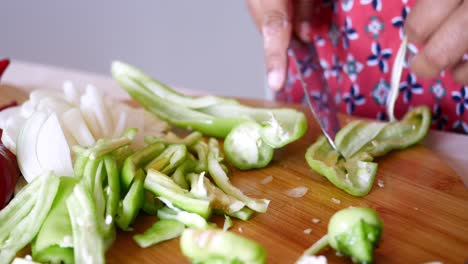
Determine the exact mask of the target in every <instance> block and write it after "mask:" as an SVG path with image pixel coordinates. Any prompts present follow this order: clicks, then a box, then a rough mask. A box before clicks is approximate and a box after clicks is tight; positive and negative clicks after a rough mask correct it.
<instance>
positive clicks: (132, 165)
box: [0, 63, 306, 263]
mask: <svg viewBox="0 0 468 264" xmlns="http://www.w3.org/2000/svg"><path fill="white" fill-rule="evenodd" d="M112 70H113V74H114V77H115V78H116V79H117V81H118V82H119V83H120V84H121V85H122V86H123V87H124V88H125V89H126V90H127V91H129V94H130V95H132V96H133V97H134V99H136V100H137V101H138V102H139V103H141V104H142V105H143V106H144V107H146V108H147V109H148V110H149V111H145V110H144V109H134V108H131V107H129V106H127V105H125V104H123V103H120V102H118V101H115V100H112V99H111V98H110V97H108V96H105V95H104V94H102V93H101V92H100V91H99V90H98V89H97V88H95V87H93V86H88V87H86V89H85V91H84V92H81V91H79V90H78V89H76V88H75V87H74V86H73V85H72V84H71V83H70V82H66V83H65V84H64V87H63V91H62V92H56V91H50V90H36V91H33V92H32V93H31V94H30V97H29V100H27V101H26V102H24V103H23V104H21V105H19V106H15V107H11V108H9V109H6V110H4V111H1V112H0V128H1V129H3V130H4V134H3V136H2V139H3V141H4V142H5V146H6V147H7V148H8V149H9V150H11V152H12V155H13V154H16V156H17V159H18V164H19V168H20V170H21V174H22V176H23V177H24V179H26V181H27V182H28V183H27V184H26V186H25V187H24V188H22V189H21V190H20V191H19V192H18V193H17V195H16V196H15V197H14V199H13V200H12V201H11V202H10V203H9V204H8V205H7V207H6V208H5V209H3V210H2V211H0V223H1V228H2V230H3V231H2V232H0V233H1V235H0V263H9V262H10V261H12V260H13V258H14V257H15V255H16V253H17V252H18V251H19V250H21V249H22V248H24V247H25V246H26V245H28V244H31V253H32V258H33V260H34V261H39V262H52V263H58V262H62V263H104V262H105V253H106V250H107V249H108V248H109V247H110V246H111V245H112V243H113V242H114V240H115V237H116V234H117V232H116V231H117V229H120V230H123V231H131V230H132V226H133V223H134V221H135V219H136V218H137V217H138V215H139V214H140V213H142V212H145V213H146V214H151V215H154V216H157V219H158V220H157V221H156V222H155V223H154V224H153V226H152V227H151V228H149V229H148V230H147V231H145V232H144V233H142V234H135V235H134V240H135V242H136V243H137V244H138V245H140V246H141V247H149V246H152V245H155V244H157V243H160V242H163V241H166V240H170V239H174V238H177V237H179V236H182V239H181V249H182V251H183V253H184V254H185V255H186V256H187V257H188V258H189V259H190V260H191V261H193V262H200V261H202V262H205V261H219V262H221V263H232V262H235V263H264V262H265V259H266V252H265V250H264V249H263V247H262V246H260V245H259V244H257V243H256V242H254V241H250V240H248V239H246V238H242V237H240V236H238V235H236V234H234V233H230V232H229V231H227V230H228V229H229V227H230V226H232V220H231V217H232V218H237V219H240V220H243V221H247V220H249V219H250V218H252V217H253V216H254V213H255V212H259V213H264V212H266V211H267V209H268V205H269V200H267V199H259V198H253V197H250V196H247V195H246V194H244V193H243V192H242V191H241V190H240V189H239V188H237V187H235V186H234V185H232V184H231V182H230V179H229V169H228V168H229V164H227V163H225V162H224V153H225V152H226V153H227V154H229V157H230V158H229V160H230V161H231V164H232V165H234V166H236V167H238V168H239V169H244V170H246V169H253V168H261V167H265V166H267V165H268V164H269V162H270V161H271V159H272V156H273V154H274V153H273V152H274V149H276V148H280V147H283V146H285V145H286V144H288V143H290V142H292V141H294V140H296V139H298V138H300V137H301V136H302V135H303V134H304V133H305V129H306V120H305V116H304V115H303V114H302V113H301V112H299V111H296V110H293V109H286V108H283V109H266V108H253V107H247V106H244V105H241V104H240V103H238V102H237V101H234V100H229V99H224V98H220V97H213V96H209V97H198V98H193V97H186V96H183V95H180V94H177V93H176V92H175V91H173V90H171V89H169V88H168V87H166V86H164V85H162V84H160V83H159V82H157V81H155V80H152V79H151V78H149V77H148V76H146V75H145V74H143V73H142V72H140V71H138V70H137V69H135V68H133V67H131V66H129V65H126V64H123V63H114V64H113V67H112ZM150 112H151V113H152V114H151V113H150ZM159 118H161V119H162V120H164V121H161V119H159ZM168 123H170V124H171V125H175V126H179V127H182V128H187V129H189V130H192V129H193V130H196V131H194V132H192V133H187V134H186V135H185V137H180V136H178V135H176V134H174V133H173V132H170V131H169V129H170V127H169V124H168ZM214 137H217V138H222V139H224V138H226V137H227V138H226V142H227V143H225V145H224V149H225V151H222V150H221V148H220V146H219V143H218V140H217V138H214ZM252 137H253V138H252ZM252 139H253V140H252ZM215 214H216V215H224V217H225V223H224V226H223V228H222V229H221V228H218V227H217V226H216V225H215V224H214V223H211V222H210V219H211V217H212V215H215ZM25 228H27V232H22V230H23V229H25ZM186 228H189V229H186ZM184 230H185V231H184ZM202 242H203V243H202ZM232 247H239V249H241V250H240V251H238V252H237V253H236V254H232V252H231V250H230V249H231V248H232ZM223 248H224V251H223V250H222V249H223ZM203 252H205V253H203Z"/></svg>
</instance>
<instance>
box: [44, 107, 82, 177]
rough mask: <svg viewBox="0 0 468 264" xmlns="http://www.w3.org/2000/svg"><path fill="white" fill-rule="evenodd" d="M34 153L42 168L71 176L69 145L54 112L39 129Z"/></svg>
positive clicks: (71, 166) (60, 174)
mask: <svg viewBox="0 0 468 264" xmlns="http://www.w3.org/2000/svg"><path fill="white" fill-rule="evenodd" d="M36 153H37V159H38V161H39V164H40V166H41V167H42V168H43V169H44V170H46V171H54V172H55V174H57V175H59V176H70V177H71V176H73V164H72V159H71V155H70V146H69V145H68V142H67V139H66V138H65V135H64V133H63V130H62V127H61V125H60V121H59V119H58V117H57V114H56V113H53V114H51V115H50V116H49V117H48V118H47V120H46V121H45V122H44V124H43V125H42V127H41V129H40V130H39V134H38V136H37V148H36Z"/></svg>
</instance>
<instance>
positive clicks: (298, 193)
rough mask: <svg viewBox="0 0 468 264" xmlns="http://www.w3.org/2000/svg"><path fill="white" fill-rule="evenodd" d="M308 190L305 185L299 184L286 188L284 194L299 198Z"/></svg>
mask: <svg viewBox="0 0 468 264" xmlns="http://www.w3.org/2000/svg"><path fill="white" fill-rule="evenodd" d="M308 190H309V188H307V187H305V186H299V187H296V188H293V189H290V190H288V191H287V192H286V194H287V195H288V196H289V197H293V198H299V197H302V196H304V195H305V194H306V193H307V191H308Z"/></svg>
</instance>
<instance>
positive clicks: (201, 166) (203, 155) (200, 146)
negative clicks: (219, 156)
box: [192, 140, 208, 172]
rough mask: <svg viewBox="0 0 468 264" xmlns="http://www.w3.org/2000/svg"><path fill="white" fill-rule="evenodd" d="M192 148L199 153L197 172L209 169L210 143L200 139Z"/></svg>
mask: <svg viewBox="0 0 468 264" xmlns="http://www.w3.org/2000/svg"><path fill="white" fill-rule="evenodd" d="M192 149H193V150H194V151H195V152H196V153H197V158H198V161H197V164H196V167H195V168H194V170H195V171H196V172H202V171H206V170H207V169H208V161H207V160H208V159H207V157H208V144H206V142H204V141H201V140H200V141H198V142H197V144H195V145H193V147H192Z"/></svg>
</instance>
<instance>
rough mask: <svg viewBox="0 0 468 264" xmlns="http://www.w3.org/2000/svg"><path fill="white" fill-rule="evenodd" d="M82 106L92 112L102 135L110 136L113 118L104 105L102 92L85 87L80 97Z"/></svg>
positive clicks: (89, 86) (91, 86)
mask: <svg viewBox="0 0 468 264" xmlns="http://www.w3.org/2000/svg"><path fill="white" fill-rule="evenodd" d="M81 103H82V106H83V107H85V108H86V109H87V111H89V110H91V111H93V112H94V115H95V117H96V119H97V124H98V126H99V130H100V131H101V132H102V135H112V129H113V128H114V125H113V118H112V115H111V114H109V110H108V109H107V107H106V104H105V103H104V96H103V94H102V91H100V90H98V89H97V88H96V87H94V86H93V85H88V86H86V92H85V93H84V94H83V95H82V97H81Z"/></svg>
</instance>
